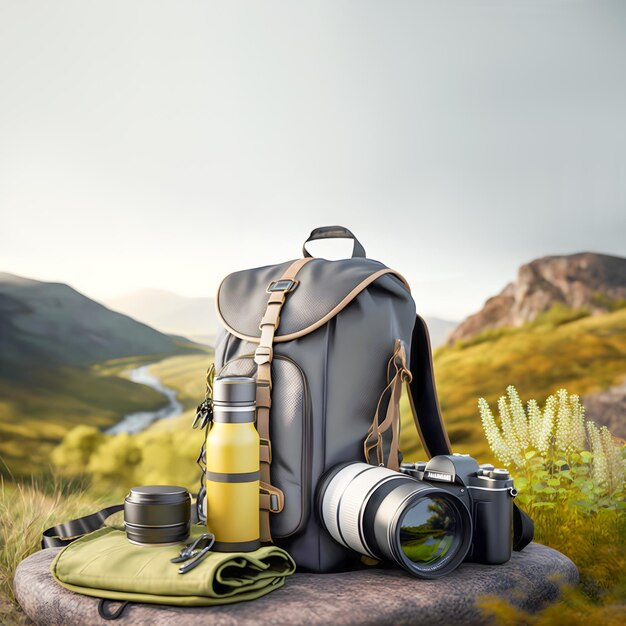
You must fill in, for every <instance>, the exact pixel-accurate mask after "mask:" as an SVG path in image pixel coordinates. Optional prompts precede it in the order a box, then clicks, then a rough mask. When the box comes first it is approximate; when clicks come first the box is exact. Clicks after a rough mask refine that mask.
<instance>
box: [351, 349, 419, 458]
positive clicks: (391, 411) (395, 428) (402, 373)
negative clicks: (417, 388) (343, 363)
mask: <svg viewBox="0 0 626 626" xmlns="http://www.w3.org/2000/svg"><path fill="white" fill-rule="evenodd" d="M392 367H393V369H394V370H395V372H394V374H393V376H392V375H391V372H392ZM410 380H411V372H410V371H409V369H408V368H407V366H406V349H405V347H404V343H403V342H402V341H400V340H399V339H397V340H396V343H395V346H394V352H393V355H392V356H391V359H389V363H387V386H386V387H385V389H384V390H383V392H382V394H381V395H380V398H379V400H378V404H377V406H376V412H375V413H374V419H373V421H372V425H371V426H370V428H369V430H368V431H367V437H366V438H365V442H364V443H363V452H364V453H365V459H366V461H367V462H368V463H369V460H370V453H371V452H372V450H376V462H377V464H378V465H384V464H385V463H384V449H383V438H382V435H383V433H385V432H386V431H387V430H389V428H391V444H390V446H389V456H388V457H387V467H389V468H390V469H393V470H398V469H399V463H398V451H399V442H400V398H401V396H402V384H403V382H405V381H410ZM387 392H390V394H389V402H388V404H387V412H386V414H385V419H384V420H383V421H382V422H380V406H381V404H382V402H383V399H384V397H385V395H386V394H387Z"/></svg>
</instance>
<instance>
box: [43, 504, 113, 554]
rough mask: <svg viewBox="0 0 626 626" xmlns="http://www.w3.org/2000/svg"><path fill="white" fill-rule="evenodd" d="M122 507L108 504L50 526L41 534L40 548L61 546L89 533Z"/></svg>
mask: <svg viewBox="0 0 626 626" xmlns="http://www.w3.org/2000/svg"><path fill="white" fill-rule="evenodd" d="M123 508H124V505H123V504H114V505H112V506H108V507H106V508H104V509H102V510H100V511H98V512H96V513H92V514H91V515H86V516H85V517H79V518H77V519H73V520H70V521H69V522H64V523H63V524H58V525H57V526H52V528H48V529H47V530H44V531H43V534H42V536H41V547H42V548H62V547H63V546H67V545H69V544H70V543H72V541H76V539H79V538H80V537H82V536H83V535H86V534H87V533H91V532H93V531H94V530H98V529H99V528H102V527H103V526H104V522H105V521H106V519H107V517H110V516H111V515H113V514H114V513H117V512H118V511H121V510H122V509H123Z"/></svg>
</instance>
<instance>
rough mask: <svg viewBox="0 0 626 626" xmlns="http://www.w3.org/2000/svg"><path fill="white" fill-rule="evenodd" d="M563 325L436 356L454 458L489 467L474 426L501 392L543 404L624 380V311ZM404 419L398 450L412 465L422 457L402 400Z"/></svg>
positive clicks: (531, 328) (536, 327) (551, 323)
mask: <svg viewBox="0 0 626 626" xmlns="http://www.w3.org/2000/svg"><path fill="white" fill-rule="evenodd" d="M565 320H566V321H564V320H563V318H556V319H551V318H550V317H547V319H544V320H542V319H539V320H538V321H537V322H536V323H533V324H531V325H528V326H524V327H521V328H512V329H502V330H498V331H492V332H488V333H486V334H484V335H480V336H478V337H475V338H473V339H472V340H470V341H468V342H466V343H461V344H459V345H457V346H454V347H444V348H440V349H439V350H437V351H436V353H435V359H434V361H435V377H436V381H437V390H438V392H439V399H440V402H441V409H442V412H443V416H444V421H445V423H446V426H447V428H448V431H449V433H450V439H451V441H452V444H453V448H454V451H455V452H465V453H469V454H472V455H474V456H476V457H477V458H478V459H480V460H481V461H483V460H484V462H487V461H489V460H493V457H492V455H491V453H490V451H489V448H488V446H487V442H486V440H485V438H484V435H483V432H482V428H481V425H480V419H479V416H478V409H477V400H478V398H479V397H484V398H486V399H487V400H488V401H489V402H490V403H493V402H495V401H496V400H497V399H498V397H499V396H501V395H502V394H503V393H504V391H505V389H506V387H507V385H515V386H516V387H517V389H518V390H519V392H520V396H521V397H522V398H523V399H524V398H525V399H528V398H535V399H537V400H538V401H540V402H542V401H543V400H545V398H547V397H548V396H549V395H550V394H551V393H553V392H554V391H556V390H557V389H559V388H560V387H567V389H568V390H569V391H570V392H571V393H577V394H579V395H583V394H586V393H591V392H594V391H599V390H602V389H605V388H607V387H610V386H612V385H615V384H617V383H619V382H620V381H621V380H623V379H624V377H626V310H620V311H616V312H614V313H607V314H604V315H598V316H595V317H582V318H579V319H574V320H573V321H567V320H568V317H565ZM402 415H403V420H402V424H403V429H402V439H401V443H402V450H403V451H404V452H405V456H407V457H408V458H410V459H417V458H423V457H424V453H423V452H422V451H421V449H420V446H419V445H418V444H417V440H416V437H415V428H414V426H413V424H412V418H411V417H410V413H409V410H408V404H407V402H406V399H405V401H404V403H403V411H402Z"/></svg>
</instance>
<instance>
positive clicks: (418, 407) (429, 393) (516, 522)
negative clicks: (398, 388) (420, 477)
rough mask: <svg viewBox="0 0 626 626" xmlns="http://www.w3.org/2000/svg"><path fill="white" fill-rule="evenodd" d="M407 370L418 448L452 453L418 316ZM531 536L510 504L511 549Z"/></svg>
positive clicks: (527, 522)
mask: <svg viewBox="0 0 626 626" xmlns="http://www.w3.org/2000/svg"><path fill="white" fill-rule="evenodd" d="M410 369H411V374H412V379H411V381H410V383H409V384H408V392H409V393H408V396H409V404H410V405H411V412H412V414H413V421H414V422H415V427H416V428H417V432H418V434H419V437H420V440H421V442H422V446H424V450H425V451H426V454H428V456H429V457H433V456H437V455H438V454H452V446H451V445H450V439H449V438H448V433H447V431H446V427H445V426H444V423H443V418H442V417H441V408H440V407H439V400H438V399H437V389H436V388H435V376H434V372H433V357H432V350H431V347H430V336H429V334H428V327H427V326H426V322H425V321H424V319H423V318H421V317H420V316H419V315H418V316H417V318H416V320H415V326H414V327H413V335H412V337H411V360H410ZM533 534H534V524H533V521H532V519H531V518H530V517H529V516H528V515H527V514H526V513H524V511H522V510H521V509H520V508H519V507H518V506H517V505H516V504H514V505H513V549H514V550H515V551H518V552H519V551H520V550H523V549H524V548H525V547H526V546H527V545H528V544H529V543H530V542H531V541H532V539H533Z"/></svg>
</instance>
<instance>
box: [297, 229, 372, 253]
mask: <svg viewBox="0 0 626 626" xmlns="http://www.w3.org/2000/svg"><path fill="white" fill-rule="evenodd" d="M317 239H352V241H353V242H354V247H353V248H352V258H353V259H354V258H355V257H360V258H362V259H364V258H366V254H365V248H364V247H363V245H362V244H361V242H360V241H359V240H358V239H357V238H356V237H355V236H354V235H353V234H352V232H351V231H349V230H348V229H347V228H345V227H344V226H320V227H319V228H314V229H313V230H312V231H311V234H310V235H309V238H308V239H307V240H306V241H305V242H304V244H303V245H302V255H303V256H305V257H310V256H313V255H312V254H311V253H310V252H309V251H308V250H307V249H306V244H307V243H309V241H315V240H317Z"/></svg>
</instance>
